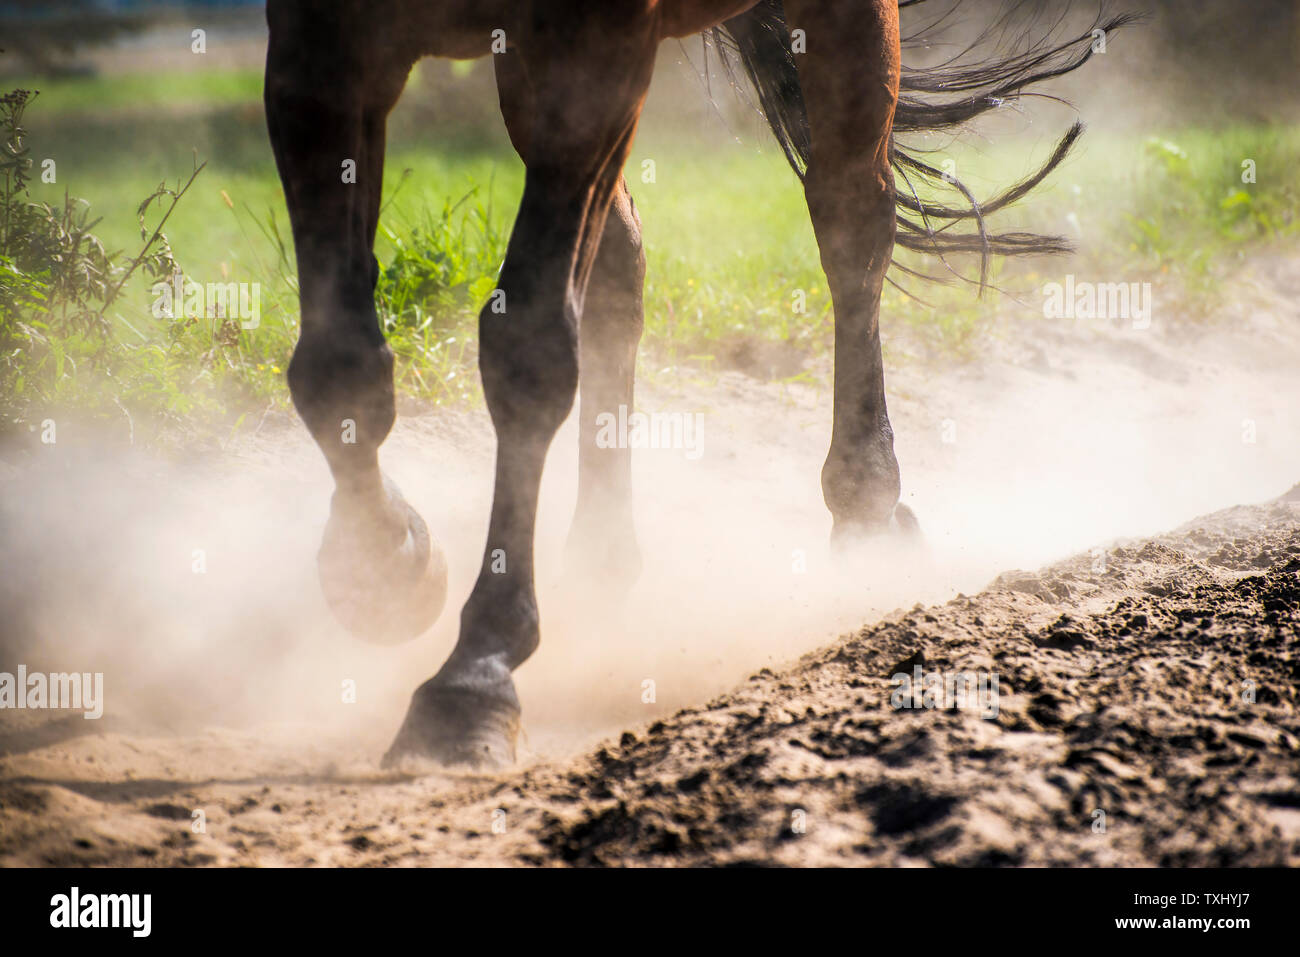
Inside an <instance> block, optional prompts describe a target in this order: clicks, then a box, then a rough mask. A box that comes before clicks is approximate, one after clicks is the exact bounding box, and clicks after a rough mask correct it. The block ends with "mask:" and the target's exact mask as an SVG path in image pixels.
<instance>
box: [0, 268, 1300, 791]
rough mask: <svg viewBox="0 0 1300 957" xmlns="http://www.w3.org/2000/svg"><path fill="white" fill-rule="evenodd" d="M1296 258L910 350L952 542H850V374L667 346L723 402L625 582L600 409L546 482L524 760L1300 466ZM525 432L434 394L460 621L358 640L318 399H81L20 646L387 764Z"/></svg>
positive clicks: (25, 588) (192, 718) (15, 642)
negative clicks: (213, 431) (834, 399)
mask: <svg viewBox="0 0 1300 957" xmlns="http://www.w3.org/2000/svg"><path fill="white" fill-rule="evenodd" d="M1278 268H1279V269H1280V270H1281V272H1280V273H1278V275H1280V276H1281V277H1282V279H1277V277H1276V276H1273V275H1271V274H1266V275H1264V276H1262V278H1260V279H1259V283H1258V287H1259V288H1260V289H1261V290H1262V292H1261V293H1260V295H1262V296H1265V297H1271V298H1269V299H1268V301H1267V302H1266V303H1264V307H1260V305H1259V302H1255V304H1254V305H1251V306H1249V307H1247V306H1243V313H1244V314H1243V317H1242V319H1241V321H1240V322H1234V323H1226V324H1221V325H1216V326H1214V327H1213V328H1211V329H1203V330H1200V331H1198V332H1195V333H1187V332H1183V333H1180V334H1174V333H1173V332H1172V331H1168V330H1164V329H1162V328H1161V327H1160V324H1159V323H1158V322H1157V323H1156V324H1155V325H1154V326H1153V328H1152V329H1151V330H1147V331H1145V332H1136V331H1132V330H1128V329H1123V328H1114V327H1107V328H1102V327H1099V326H1097V325H1096V324H1093V325H1091V326H1088V325H1086V324H1082V325H1081V324H1075V325H1073V326H1069V325H1066V326H1062V325H1060V324H1053V323H1050V322H1046V321H1040V322H1028V323H1021V324H1018V325H1015V326H1013V327H1011V328H1010V330H1009V331H1004V333H1003V334H1002V336H1001V338H1000V339H997V340H995V341H992V342H990V343H988V348H987V355H986V357H985V358H983V359H981V361H980V363H979V364H978V365H977V366H960V365H958V366H954V367H952V368H951V369H948V370H945V371H942V372H935V371H933V370H932V369H928V368H925V367H924V365H923V364H919V363H914V362H912V363H901V364H899V366H898V368H897V370H896V371H894V372H892V373H891V374H890V375H889V379H888V387H889V391H890V395H891V412H892V416H893V420H894V425H895V431H896V433H897V449H898V453H899V458H900V461H901V466H902V472H903V488H904V501H906V502H907V503H908V504H910V505H911V506H912V508H913V509H914V510H915V511H916V513H917V515H918V517H919V518H920V521H921V523H922V528H923V530H924V533H925V539H926V544H925V547H924V548H923V549H921V550H915V549H909V548H906V547H902V546H900V545H899V544H898V543H896V542H891V541H888V540H882V541H881V542H879V543H877V545H876V546H875V547H873V548H871V549H868V550H866V551H865V552H864V553H863V554H861V555H854V556H840V555H835V554H832V552H831V550H830V548H829V545H828V536H829V531H830V518H829V515H828V513H827V512H826V510H825V508H824V506H823V504H822V501H821V492H820V485H819V472H820V468H821V462H822V458H823V456H824V455H825V449H826V445H827V442H828V440H829V435H830V403H829V393H828V390H827V389H825V388H822V387H816V388H814V387H811V386H807V385H796V384H789V383H763V382H760V381H758V380H755V379H752V378H749V377H746V376H743V375H740V374H739V373H731V374H723V375H719V376H706V375H704V374H702V373H698V372H689V371H677V372H669V373H656V374H654V375H653V376H651V377H650V379H649V381H647V382H643V384H642V385H641V387H640V391H639V396H638V406H639V408H641V409H643V410H646V411H670V412H682V413H687V414H696V413H698V414H699V416H700V420H699V421H700V422H701V423H702V433H701V436H700V437H701V440H702V441H701V447H702V449H703V455H701V456H699V457H698V458H693V457H691V456H688V455H687V454H686V452H685V451H684V450H681V449H677V450H672V449H645V450H638V451H637V452H635V453H634V463H635V465H634V471H635V486H636V499H637V503H636V516H637V526H638V535H639V538H640V543H641V547H642V551H643V553H644V558H645V572H644V574H643V577H642V579H641V581H640V582H639V583H638V585H637V587H636V588H635V589H634V591H633V593H632V594H631V596H630V598H629V600H628V601H627V602H626V604H625V605H623V606H622V607H611V606H610V603H609V602H607V601H602V600H600V596H599V595H597V596H592V595H590V594H589V593H588V589H587V588H585V587H584V583H583V582H581V581H578V580H575V579H574V578H573V577H572V576H569V575H567V574H566V573H565V570H564V567H563V545H564V540H565V536H566V533H567V526H568V521H569V519H570V517H571V514H572V508H573V500H574V494H575V489H576V484H577V483H576V429H575V426H574V423H573V421H572V420H570V422H569V423H567V424H566V425H565V427H564V428H563V429H562V431H561V433H560V434H559V435H558V436H557V439H556V442H555V444H554V446H553V449H552V454H551V458H550V462H549V464H548V469H547V474H546V477H545V480H544V484H543V494H542V503H541V511H540V515H539V521H538V546H537V551H538V568H539V571H538V576H539V580H538V592H539V602H540V607H541V615H542V629H543V640H542V645H541V648H540V650H539V651H538V652H537V654H536V655H534V657H533V658H532V659H531V660H530V661H529V662H527V663H526V664H525V665H524V666H523V667H522V668H521V669H520V670H519V671H518V673H517V680H518V684H519V688H520V696H521V699H522V701H523V705H524V728H525V733H526V739H525V741H524V742H523V743H522V745H523V746H522V756H523V757H524V758H525V759H527V758H529V757H534V758H545V757H555V756H559V755H563V754H566V753H570V752H572V751H574V750H576V749H578V748H581V747H583V746H585V745H588V744H590V743H592V742H593V741H594V740H596V739H598V738H600V737H602V736H606V735H608V734H611V733H615V732H617V731H618V730H620V729H621V728H623V727H627V726H631V725H635V724H638V723H641V722H645V721H648V720H652V719H654V718H656V717H658V716H662V715H666V714H669V713H672V712H673V711H675V710H677V709H679V708H681V707H684V706H687V705H689V704H696V703H699V702H700V701H702V700H705V699H707V698H708V697H710V696H712V695H714V694H717V693H721V692H723V691H725V690H726V689H727V688H729V687H731V686H733V685H734V684H735V683H737V682H739V681H742V680H743V679H744V678H745V676H746V675H748V674H751V673H753V672H754V671H756V670H758V669H760V668H763V667H775V666H778V665H780V664H782V663H785V662H788V661H790V660H792V659H793V658H796V657H797V656H798V655H800V654H802V653H804V652H806V651H809V650H811V649H813V648H815V647H817V646H819V645H821V644H824V643H825V642H826V641H827V640H828V639H830V638H832V637H834V636H835V635H838V634H841V633H843V632H845V631H849V630H854V629H857V628H858V627H860V626H862V625H863V624H864V623H868V622H872V621H875V620H878V619H879V618H880V617H881V616H882V615H884V614H887V613H889V612H890V611H892V610H895V609H899V608H907V607H911V606H912V605H913V604H915V603H917V602H922V603H932V602H938V601H943V600H946V599H947V598H950V597H952V596H954V595H955V594H957V593H959V592H965V593H967V594H971V593H974V592H976V591H978V590H979V589H980V588H981V587H982V586H984V585H986V584H987V583H988V582H989V580H990V579H992V578H993V577H994V576H995V575H996V574H998V573H999V572H1001V571H1004V570H1006V569H1008V568H1013V567H1026V568H1033V567H1036V566H1038V565H1040V564H1043V563H1045V562H1047V561H1049V560H1052V559H1057V558H1061V557H1063V556H1066V555H1069V554H1072V553H1076V552H1079V551H1086V550H1088V549H1092V548H1095V547H1104V546H1105V545H1106V544H1107V543H1108V542H1110V541H1111V540H1113V539H1115V538H1117V537H1120V536H1136V535H1141V534H1146V533H1152V532H1157V531H1160V530H1163V529H1165V528H1168V527H1172V526H1173V525H1175V524H1177V523H1179V522H1182V521H1185V520H1187V519H1189V518H1191V517H1193V516H1195V515H1198V514H1202V513H1204V512H1208V511H1210V510H1213V509H1216V508H1220V507H1224V506H1228V505H1232V504H1237V503H1243V502H1253V501H1262V500H1265V499H1268V498H1270V497H1272V496H1275V495H1277V494H1279V493H1281V492H1282V491H1284V490H1285V489H1286V488H1288V487H1290V486H1291V485H1292V484H1294V482H1295V481H1296V479H1297V478H1300V448H1298V447H1297V446H1296V443H1295V442H1294V436H1295V435H1296V434H1297V426H1298V425H1300V422H1297V415H1300V413H1297V410H1298V409H1300V380H1298V379H1297V377H1296V376H1295V374H1294V370H1295V368H1297V363H1298V361H1300V339H1297V336H1296V333H1295V323H1294V318H1295V316H1294V306H1293V305H1291V304H1289V302H1288V300H1287V299H1286V293H1285V289H1286V288H1289V287H1285V288H1279V287H1277V286H1276V285H1275V284H1276V283H1277V282H1283V281H1285V282H1293V280H1294V277H1293V275H1292V274H1291V273H1290V272H1288V271H1287V270H1288V269H1289V268H1290V267H1287V266H1286V265H1285V264H1283V265H1282V266H1279V267H1278ZM1270 283H1273V284H1274V285H1270ZM1238 298H1239V299H1241V301H1242V302H1243V303H1245V302H1246V299H1245V298H1243V297H1238ZM1290 302H1293V300H1290ZM1286 310H1290V312H1286ZM1252 317H1253V318H1252ZM1288 317H1289V318H1288ZM823 371H824V370H823ZM493 441H494V440H493V437H492V433H491V429H490V424H489V422H488V420H487V418H486V415H485V414H483V413H479V412H435V413H428V414H421V415H414V416H407V417H404V418H402V419H401V420H400V421H399V425H398V427H397V429H396V430H395V431H394V433H393V435H392V436H391V437H390V439H389V441H388V443H387V444H386V446H385V447H384V449H383V451H382V453H381V461H382V462H383V464H384V466H385V468H386V470H387V471H388V473H389V474H390V475H391V477H392V478H393V479H394V480H395V481H396V482H397V483H398V484H399V485H400V486H401V487H402V488H403V490H404V492H405V494H406V495H407V497H408V499H409V500H410V501H411V502H412V504H413V505H414V506H415V507H416V508H417V509H418V510H419V511H420V512H421V514H423V515H424V516H425V518H426V520H427V521H428V523H429V526H430V528H431V530H433V532H434V533H435V535H436V536H437V537H438V538H439V539H440V541H441V543H442V545H443V547H444V549H445V550H446V553H447V557H448V561H449V564H450V568H451V583H450V593H449V601H448V606H447V610H446V611H445V612H444V614H443V617H442V618H441V619H440V620H439V622H438V623H437V624H436V625H435V627H434V628H433V629H431V630H430V631H429V632H427V633H426V634H424V635H422V636H421V637H419V638H418V639H416V640H414V641H411V642H409V643H407V644H405V645H402V646H398V647H395V648H385V647H378V646H371V645H367V644H363V643H360V642H357V641H356V640H354V639H353V638H351V637H350V636H348V635H347V634H346V633H345V632H344V631H343V630H342V629H341V628H340V627H339V626H338V625H336V624H335V623H334V622H333V621H332V619H331V618H330V617H329V614H328V611H327V610H326V608H325V606H324V602H323V599H322V597H321V595H320V592H319V586H318V584H317V582H316V578H315V550H316V548H317V545H318V542H319V536H320V533H321V530H322V528H323V525H324V522H325V518H326V515H327V509H328V501H329V494H330V483H329V478H328V473H327V470H326V468H325V466H324V463H323V461H322V460H321V458H320V456H319V453H318V452H317V451H316V449H315V447H314V446H313V445H312V444H311V441H310V438H309V437H308V436H307V434H306V432H305V430H304V429H303V428H302V427H301V426H300V425H299V424H298V423H297V422H296V421H294V420H292V419H290V418H289V417H287V416H286V417H282V418H277V417H275V416H268V417H267V419H266V421H264V422H263V423H262V425H261V427H260V428H259V429H258V431H257V432H256V433H254V434H251V435H247V436H244V437H241V438H239V439H237V440H232V442H231V443H230V444H229V446H228V447H227V448H225V449H217V450H213V451H211V452H208V453H204V454H202V455H198V454H195V455H188V456H184V457H181V458H179V459H165V458H159V457H154V456H151V455H149V454H146V453H143V452H140V451H136V450H132V449H130V448H129V447H124V446H120V445H119V446H108V445H106V444H104V443H102V442H97V441H96V438H95V436H94V435H93V434H89V433H87V432H85V431H83V430H80V429H79V427H78V425H77V423H76V422H71V421H70V422H66V423H63V422H61V423H58V432H57V441H56V442H55V443H54V444H52V445H44V444H41V443H40V442H39V441H38V440H37V439H36V438H35V437H33V440H32V441H31V442H30V443H29V444H28V445H27V446H26V447H25V450H23V451H21V452H19V451H17V450H14V449H11V450H9V453H7V455H6V464H5V466H4V469H3V475H2V480H3V487H4V494H3V504H2V505H0V535H2V537H3V552H2V554H3V562H4V572H3V575H0V610H2V614H3V622H4V626H3V636H4V637H3V643H2V645H0V651H3V658H4V661H5V662H6V663H18V662H21V663H24V664H26V665H27V666H28V668H29V670H32V671H36V670H41V671H74V670H75V671H81V672H86V671H89V672H99V671H102V672H104V675H105V696H106V714H105V718H104V719H103V723H102V728H101V729H102V730H104V731H107V732H113V731H115V730H124V731H125V730H129V731H130V733H132V734H145V735H149V734H172V733H177V734H187V735H199V736H200V739H201V736H202V735H203V734H205V733H207V731H208V730H209V729H213V728H226V729H239V730H240V731H241V732H243V733H249V734H253V735H255V736H256V738H257V740H258V741H260V742H263V743H268V744H269V743H270V742H279V743H280V744H282V745H284V747H286V748H289V749H290V750H292V751H294V752H295V753H298V754H303V753H306V754H309V755H312V756H313V757H312V758H311V760H314V761H316V762H317V763H318V764H319V765H320V766H322V767H356V768H358V769H366V770H367V773H372V772H373V770H374V768H375V765H376V762H377V759H378V756H379V755H380V754H381V753H382V751H383V749H384V747H385V746H386V745H387V743H388V740H389V738H390V736H391V735H392V734H393V733H394V732H395V730H396V728H397V726H398V724H399V722H400V720H401V717H402V714H403V713H404V710H405V708H406V704H407V700H408V698H409V695H410V692H411V691H412V690H413V689H414V688H415V687H416V685H418V684H419V683H420V682H421V681H423V680H424V679H425V678H427V677H428V676H429V675H431V674H432V673H433V671H434V670H436V668H437V667H438V666H439V665H440V664H441V662H442V660H443V659H444V658H445V656H446V655H447V654H448V653H449V651H450V649H451V647H452V645H453V643H454V640H455V636H456V630H457V626H458V618H459V607H460V605H461V603H462V602H463V601H464V598H465V597H466V595H467V594H468V591H469V589H470V587H471V585H472V583H473V582H472V575H473V573H474V572H475V571H476V570H477V567H478V559H479V556H480V554H481V551H482V547H483V540H484V536H485V534H486V527H487V517H488V510H489V506H490V501H491V488H490V479H491V468H492V454H493ZM348 682H351V683H353V684H352V685H350V686H349V687H354V688H355V703H349V702H345V700H344V699H345V695H344V691H345V684H346V683H348ZM651 683H652V684H651ZM651 689H652V693H651ZM11 714H16V713H11ZM76 723H77V724H81V722H80V721H79V720H77V721H76ZM68 733H69V734H73V733H76V734H80V733H84V729H81V728H78V729H71V730H69V731H68ZM304 749H305V750H304Z"/></svg>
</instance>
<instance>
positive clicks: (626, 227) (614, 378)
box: [495, 52, 645, 595]
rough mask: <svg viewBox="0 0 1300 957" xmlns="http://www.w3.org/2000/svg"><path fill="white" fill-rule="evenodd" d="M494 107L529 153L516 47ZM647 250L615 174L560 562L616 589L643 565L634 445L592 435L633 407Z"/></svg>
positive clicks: (500, 74) (587, 307)
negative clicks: (603, 441) (606, 442)
mask: <svg viewBox="0 0 1300 957" xmlns="http://www.w3.org/2000/svg"><path fill="white" fill-rule="evenodd" d="M495 66H496V76H497V88H498V92H499V95H500V100H501V115H502V116H503V117H504V118H505V122H506V130H507V132H508V133H509V134H510V140H511V142H512V143H513V144H514V147H515V149H516V151H518V153H519V155H520V157H522V158H524V159H525V160H526V159H527V156H528V137H529V132H530V130H531V118H532V109H533V101H532V95H533V94H532V90H531V88H530V87H529V84H528V77H527V73H526V71H525V69H524V65H523V60H522V58H521V57H520V56H519V54H518V53H516V52H510V53H507V54H503V55H498V56H497V57H496V58H495ZM644 286H645V251H644V249H643V248H642V245H641V220H640V218H639V217H638V216H637V211H636V206H635V204H634V203H633V202H632V193H631V191H630V190H629V189H628V186H627V180H626V179H625V178H624V177H622V176H620V177H619V180H618V186H617V188H616V190H615V192H614V199H613V202H612V204H611V206H610V210H609V217H608V219H606V221H605V232H604V235H603V236H602V237H601V240H600V248H599V251H598V252H597V253H596V261H595V264H594V265H593V266H592V269H591V280H590V282H589V283H588V285H587V297H586V301H585V303H584V306H583V310H582V322H581V324H580V328H579V330H578V354H579V361H578V367H579V384H578V393H579V409H578V501H577V507H576V509H575V511H574V516H573V525H572V527H571V529H570V532H569V540H568V546H567V548H566V565H567V566H568V568H569V569H570V571H572V572H576V573H577V574H578V575H580V576H581V578H582V579H583V580H584V581H586V582H591V583H596V584H598V585H599V586H600V587H601V588H602V589H604V590H607V591H610V592H613V593H616V594H620V595H621V594H624V593H626V591H627V590H628V589H630V588H631V586H632V585H633V584H634V583H635V582H636V579H637V578H638V577H639V575H640V573H641V553H640V549H639V548H638V547H637V540H636V526H635V523H634V521H633V518H632V452H631V450H630V449H628V448H625V447H620V445H619V444H618V443H616V444H614V445H613V446H610V447H606V448H602V447H601V445H600V444H599V443H598V442H597V436H598V434H599V431H600V425H599V421H600V417H601V416H602V415H604V414H608V415H613V416H615V417H617V416H618V412H619V407H620V406H624V407H626V408H627V410H628V411H629V412H631V411H632V407H633V383H634V380H635V375H636V349H637V344H638V343H639V342H640V341H641V331H642V329H643V327H644V325H645V308H644V305H643V303H642V290H643V289H644Z"/></svg>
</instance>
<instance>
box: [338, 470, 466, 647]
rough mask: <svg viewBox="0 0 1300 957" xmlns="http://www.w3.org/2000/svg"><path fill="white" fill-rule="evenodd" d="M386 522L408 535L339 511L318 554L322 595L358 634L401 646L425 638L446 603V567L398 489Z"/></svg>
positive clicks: (390, 490) (390, 492) (391, 496)
mask: <svg viewBox="0 0 1300 957" xmlns="http://www.w3.org/2000/svg"><path fill="white" fill-rule="evenodd" d="M385 490H386V491H387V493H388V500H389V502H388V504H389V510H388V514H387V516H385V517H387V518H394V517H395V518H396V519H397V520H398V521H404V524H405V532H404V533H402V532H401V529H400V527H396V534H392V535H385V534H384V530H383V527H382V521H381V520H380V519H377V518H367V517H365V516H363V515H358V514H349V513H347V512H344V513H342V514H341V513H340V509H339V508H338V507H337V506H336V507H335V509H333V510H332V511H331V513H330V520H329V522H328V524H326V526H325V537H324V541H323V542H322V543H321V547H320V552H319V554H318V555H317V567H318V568H319V571H320V583H321V590H322V591H323V592H324V594H325V603H326V604H327V605H328V606H329V609H330V611H331V612H332V613H333V614H334V617H335V618H337V619H338V621H339V623H340V624H342V625H343V627H345V628H347V629H348V631H350V632H351V633H352V634H353V635H355V636H356V637H357V638H360V639H362V640H364V641H370V642H374V643H375V644H382V645H394V644H399V643H401V642H404V641H409V640H411V639H412V638H415V637H416V636H418V635H420V634H422V633H423V632H424V631H426V630H428V628H429V627H430V626H431V625H432V624H433V623H434V622H435V621H437V620H438V615H439V614H441V613H442V608H443V605H444V604H445V603H446V601H447V562H446V559H445V558H444V557H443V554H442V549H441V548H439V547H438V545H437V543H436V542H434V541H433V539H432V537H431V536H430V534H429V527H428V526H427V525H425V523H424V519H422V518H420V516H419V514H417V513H416V511H415V509H413V508H411V506H410V505H409V504H407V502H406V499H404V498H403V497H402V494H401V493H400V492H399V491H397V488H396V487H395V486H393V485H391V484H388V483H385Z"/></svg>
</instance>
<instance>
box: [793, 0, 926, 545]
mask: <svg viewBox="0 0 1300 957" xmlns="http://www.w3.org/2000/svg"><path fill="white" fill-rule="evenodd" d="M785 10H786V14H787V22H788V23H790V24H792V25H797V26H799V27H800V28H801V29H803V30H804V31H805V32H806V36H807V52H806V53H801V54H800V55H799V56H797V57H796V58H795V59H796V62H797V66H798V70H799V83H800V86H801V87H802V91H803V99H804V102H805V105H806V110H807V114H808V122H809V127H810V131H811V143H812V152H811V156H810V157H809V162H808V169H807V173H806V176H805V180H804V190H805V195H806V198H807V202H808V210H809V214H810V216H811V218H812V223H813V229H814V232H815V233H816V237H817V245H818V248H819V250H820V252H821V261H822V268H823V269H824V270H825V272H826V279H827V284H828V286H829V288H830V292H831V300H832V304H833V306H834V310H835V373H834V375H835V384H834V422H833V425H832V431H831V445H830V450H829V452H828V454H827V456H826V462H825V465H824V466H823V468H822V492H823V495H824V497H825V500H826V505H827V507H828V508H829V509H830V512H831V515H832V517H833V519H834V526H833V531H832V540H833V541H834V542H836V543H837V544H846V543H849V542H851V541H853V540H856V539H860V538H863V537H867V536H871V535H874V534H877V533H879V532H881V531H884V530H886V529H889V528H890V527H891V526H892V527H894V528H898V529H901V530H902V531H904V532H905V533H908V534H912V535H914V534H915V533H916V530H917V529H916V520H915V518H914V517H913V516H912V514H911V511H910V510H909V509H907V507H906V506H904V505H900V504H899V502H898V497H899V489H900V481H899V471H898V460H897V458H896V457H895V455H894V432H893V428H892V427H891V425H890V423H889V413H888V410H887V408H886V402H885V378H884V363H883V360H882V357H881V348H880V294H881V291H882V288H883V285H884V281H885V273H886V271H887V270H888V268H889V264H890V260H891V257H892V255H893V248H894V236H895V228H896V227H895V215H894V180H893V172H892V170H891V168H890V157H889V149H890V137H891V132H892V126H893V116H894V108H895V105H896V103H897V99H898V87H899V71H900V53H899V33H898V9H897V4H896V2H895V0H871V2H869V3H863V4H848V5H846V4H843V3H837V2H834V0H786V4H785Z"/></svg>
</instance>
